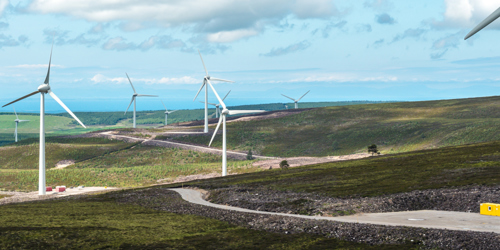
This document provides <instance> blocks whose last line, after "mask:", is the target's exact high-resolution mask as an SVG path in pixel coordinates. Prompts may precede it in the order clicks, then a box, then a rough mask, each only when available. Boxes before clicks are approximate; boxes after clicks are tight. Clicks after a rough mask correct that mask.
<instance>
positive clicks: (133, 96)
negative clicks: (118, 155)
mask: <svg viewBox="0 0 500 250" xmlns="http://www.w3.org/2000/svg"><path fill="white" fill-rule="evenodd" d="M125 75H127V78H128V82H130V86H132V89H133V90H134V94H133V95H132V100H131V101H130V103H129V104H128V107H127V109H126V110H125V114H127V111H128V109H129V108H130V105H132V102H133V103H134V128H135V104H136V102H135V98H136V97H138V96H148V97H158V96H157V95H141V94H137V92H136V91H135V88H134V85H132V81H130V77H128V74H127V73H125ZM125 114H124V115H125Z"/></svg>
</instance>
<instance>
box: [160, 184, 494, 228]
mask: <svg viewBox="0 0 500 250" xmlns="http://www.w3.org/2000/svg"><path fill="white" fill-rule="evenodd" d="M169 190H172V191H175V192H177V193H179V194H180V195H181V196H182V198H183V199H184V200H186V201H188V202H191V203H194V204H199V205H203V206H210V207H215V208H219V209H226V210H232V211H238V212H245V213H255V214H268V215H279V216H288V217H297V218H303V219H311V220H329V221H338V222H348V223H364V224H375V225H385V226H408V227H422V228H434V229H448V230H460V231H478V232H494V233H497V234H500V217H498V216H486V215H480V214H476V213H463V212H448V211H436V210H420V211H408V212H391V213H372V214H359V215H350V216H342V217H324V216H307V215H298V214H284V213H274V212H266V211H256V210H250V209H245V208H239V207H231V206H225V205H219V204H214V203H210V202H208V201H206V200H204V199H203V198H202V195H201V193H200V192H199V191H197V190H193V189H183V188H173V189H169Z"/></svg>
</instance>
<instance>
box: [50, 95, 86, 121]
mask: <svg viewBox="0 0 500 250" xmlns="http://www.w3.org/2000/svg"><path fill="white" fill-rule="evenodd" d="M49 95H50V96H52V98H54V100H56V102H57V103H59V105H61V107H63V108H64V109H65V110H66V111H67V112H68V113H69V114H70V115H71V116H73V118H75V120H76V121H77V122H78V123H80V125H82V127H84V128H87V127H85V125H83V123H82V122H81V121H80V119H78V117H76V115H75V114H73V112H71V110H69V108H68V107H66V105H64V103H63V102H62V101H61V100H60V99H59V98H58V97H57V96H56V94H54V92H52V91H50V90H49Z"/></svg>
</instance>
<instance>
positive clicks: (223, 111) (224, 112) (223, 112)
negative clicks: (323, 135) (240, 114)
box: [221, 109, 229, 115]
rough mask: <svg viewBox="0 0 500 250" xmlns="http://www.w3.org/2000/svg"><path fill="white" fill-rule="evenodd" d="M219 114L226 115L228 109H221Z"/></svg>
mask: <svg viewBox="0 0 500 250" xmlns="http://www.w3.org/2000/svg"><path fill="white" fill-rule="evenodd" d="M221 114H223V115H228V114H229V109H223V110H222V112H221Z"/></svg>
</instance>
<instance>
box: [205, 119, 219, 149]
mask: <svg viewBox="0 0 500 250" xmlns="http://www.w3.org/2000/svg"><path fill="white" fill-rule="evenodd" d="M221 122H222V115H221V116H220V118H219V122H218V123H217V127H215V131H214V134H213V135H212V139H211V140H210V143H209V144H208V146H209V147H210V145H212V142H213V141H214V138H215V135H216V134H217V131H218V130H219V127H220V124H221Z"/></svg>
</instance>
